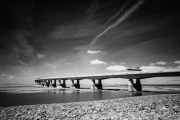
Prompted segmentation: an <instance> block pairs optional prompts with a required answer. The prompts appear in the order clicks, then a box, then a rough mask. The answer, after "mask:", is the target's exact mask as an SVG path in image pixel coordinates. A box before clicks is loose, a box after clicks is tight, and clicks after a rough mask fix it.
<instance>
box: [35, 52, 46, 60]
mask: <svg viewBox="0 0 180 120" xmlns="http://www.w3.org/2000/svg"><path fill="white" fill-rule="evenodd" d="M45 56H46V55H43V54H40V53H37V59H39V60H40V59H43V58H45Z"/></svg>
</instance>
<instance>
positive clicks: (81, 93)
mask: <svg viewBox="0 0 180 120" xmlns="http://www.w3.org/2000/svg"><path fill="white" fill-rule="evenodd" d="M148 87H150V86H147V87H144V89H145V88H146V89H147V90H148ZM156 87H159V86H155V87H154V88H155V89H154V90H156V89H157V88H156ZM168 87H170V86H168ZM104 88H105V89H104V90H101V91H99V90H95V91H94V90H91V89H71V88H67V89H61V88H55V89H54V88H43V87H35V86H32V85H29V86H28V85H19V86H2V87H0V91H1V92H0V98H1V99H0V106H1V107H7V106H17V105H34V104H51V103H68V102H80V101H92V100H103V99H113V98H124V97H133V96H142V95H154V94H164V93H165V94H168V93H180V92H179V91H166V90H165V91H162V89H160V90H161V91H153V92H152V91H151V92H127V91H122V90H120V89H126V86H123V85H122V86H119V87H118V88H119V89H117V88H116V87H115V86H105V87H104ZM150 88H153V87H152V86H151V87H150ZM150 88H149V89H150Z"/></svg>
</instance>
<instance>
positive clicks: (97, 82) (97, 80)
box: [35, 71, 180, 91]
mask: <svg viewBox="0 0 180 120" xmlns="http://www.w3.org/2000/svg"><path fill="white" fill-rule="evenodd" d="M178 76H180V71H173V72H154V73H125V74H107V75H89V76H88V75H87V76H73V77H72V76H71V77H58V78H40V79H36V80H35V83H36V85H41V86H47V87H49V86H53V87H57V86H61V87H63V88H66V81H67V80H71V81H72V84H73V87H74V88H77V89H79V88H80V80H84V79H89V80H92V82H93V84H94V85H93V86H92V88H93V89H102V88H103V85H102V80H104V79H109V78H124V79H128V81H129V82H128V91H134V90H135V91H142V85H141V79H146V78H153V77H178ZM133 79H135V80H136V82H135V83H134V82H133ZM58 82H59V84H57V83H58Z"/></svg>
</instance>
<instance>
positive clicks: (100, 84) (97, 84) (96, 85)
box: [91, 79, 103, 90]
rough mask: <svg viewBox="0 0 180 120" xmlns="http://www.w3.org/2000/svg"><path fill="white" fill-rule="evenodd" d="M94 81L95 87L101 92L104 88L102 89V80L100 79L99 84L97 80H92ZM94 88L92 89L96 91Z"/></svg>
mask: <svg viewBox="0 0 180 120" xmlns="http://www.w3.org/2000/svg"><path fill="white" fill-rule="evenodd" d="M92 81H93V83H94V86H95V87H96V88H97V89H98V90H100V89H102V88H103V87H102V79H98V83H96V80H95V79H92ZM94 86H92V88H91V89H94V88H95V87H94Z"/></svg>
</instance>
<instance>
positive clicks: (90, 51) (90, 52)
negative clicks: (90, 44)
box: [87, 50, 103, 54]
mask: <svg viewBox="0 0 180 120" xmlns="http://www.w3.org/2000/svg"><path fill="white" fill-rule="evenodd" d="M87 53H89V54H97V53H103V52H102V51H98V50H88V51H87Z"/></svg>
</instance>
